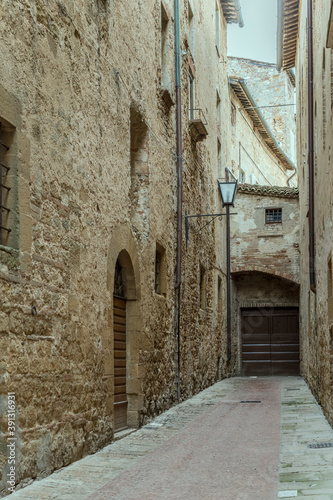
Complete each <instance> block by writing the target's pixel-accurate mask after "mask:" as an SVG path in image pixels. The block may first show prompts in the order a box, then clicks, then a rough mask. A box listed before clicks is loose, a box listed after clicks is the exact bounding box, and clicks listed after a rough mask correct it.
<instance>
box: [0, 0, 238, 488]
mask: <svg viewBox="0 0 333 500" xmlns="http://www.w3.org/2000/svg"><path fill="white" fill-rule="evenodd" d="M162 4H163V5H162V7H161V3H160V2H157V1H154V0H149V1H148V2H145V3H144V4H142V3H140V2H139V3H137V2H134V3H130V4H128V5H127V6H126V8H124V6H123V5H122V3H116V2H105V1H103V0H97V1H92V0H91V1H88V2H82V1H80V2H74V1H73V0H63V1H60V0H59V1H52V2H44V1H42V0H37V1H27V2H21V1H17V2H11V3H10V4H8V5H7V7H6V9H5V10H4V11H3V13H2V18H1V21H0V26H1V30H2V33H3V37H2V39H1V42H0V43H1V54H2V60H3V66H2V71H1V75H0V121H1V122H2V124H3V134H4V135H5V136H6V139H8V143H9V144H10V145H11V149H10V153H9V155H7V156H8V158H7V160H8V162H10V164H11V166H12V170H11V174H10V178H9V179H8V180H9V181H10V182H11V183H12V191H11V192H12V200H11V201H10V203H11V206H12V214H11V220H10V221H7V222H8V223H10V224H11V227H12V233H11V234H10V239H9V238H7V239H5V236H6V235H4V238H3V240H2V241H3V245H2V246H1V247H0V262H1V267H0V273H1V274H0V278H1V292H2V293H1V299H0V305H1V314H0V343H1V349H0V352H1V365H0V366H1V373H0V375H1V386H2V388H3V392H2V394H1V399H0V405H1V414H2V415H3V417H2V419H1V432H2V442H1V465H2V467H1V468H2V469H3V475H2V483H1V494H4V493H5V491H6V486H7V485H6V474H7V471H8V464H7V463H6V439H7V438H8V434H7V430H8V428H7V426H8V423H7V418H6V405H7V392H8V391H9V392H13V393H15V397H16V409H17V413H16V437H17V448H16V449H17V457H16V458H17V461H16V482H17V483H20V482H21V483H22V482H24V481H25V482H27V481H30V480H31V479H34V478H36V477H43V476H45V475H47V474H49V473H50V472H51V471H52V470H54V469H57V468H60V467H63V466H65V465H67V464H69V463H70V462H72V461H74V460H77V459H79V458H81V457H82V456H84V455H85V454H87V453H92V452H94V451H96V450H97V449H98V448H100V447H102V446H103V445H105V444H106V443H109V442H110V441H111V440H112V438H113V434H114V423H113V403H114V385H113V376H114V361H113V352H114V343H113V342H114V341H113V290H114V278H115V267H116V263H117V262H118V263H119V264H120V266H121V268H122V272H123V273H124V276H125V281H126V283H125V288H126V290H125V293H126V299H127V306H126V307H127V312H126V316H127V339H128V340H127V345H128V347H127V349H128V350H127V393H128V394H127V395H128V405H129V406H128V424H129V425H132V426H138V425H141V424H142V423H144V422H146V421H147V420H148V419H149V418H151V417H153V416H154V415H156V414H158V413H160V412H162V411H163V410H164V409H166V408H168V407H170V406H171V405H173V404H174V403H175V402H176V400H177V378H178V377H177V370H178V357H177V321H176V320H177V314H176V311H177V300H176V292H175V290H174V284H175V257H176V199H177V189H176V187H177V173H176V159H175V151H176V134H175V123H176V121H175V106H174V105H172V102H174V101H175V82H174V17H173V16H174V14H173V2H172V1H171V0H163V2H162ZM192 8H193V14H194V16H193V22H194V23H195V33H196V35H195V37H196V39H195V54H192V55H191V54H190V53H189V50H188V45H189V43H188V38H189V33H188V21H187V18H188V13H187V3H186V4H185V5H182V11H181V49H182V52H183V53H184V54H185V53H187V54H186V55H183V57H182V118H183V148H184V152H183V167H184V193H183V203H184V211H185V210H187V211H188V213H192V214H194V213H201V214H202V213H210V212H211V211H213V212H214V211H216V210H220V208H221V207H220V205H219V203H220V202H219V201H218V192H217V183H216V178H217V177H218V170H217V169H218V166H217V138H218V137H219V139H220V141H221V147H222V152H223V158H224V160H223V161H224V162H225V163H224V166H227V165H228V153H227V141H228V130H227V128H223V129H222V130H218V127H217V124H218V122H219V120H218V117H217V106H216V90H217V88H218V89H219V93H220V96H221V108H220V112H221V114H222V115H223V114H224V115H226V114H227V113H228V112H229V111H228V110H229V96H228V90H227V74H226V69H225V67H224V65H223V64H220V62H221V60H225V59H226V23H225V20H224V18H223V16H222V13H221V44H220V47H222V49H221V53H218V52H217V51H216V47H215V30H214V29H212V26H213V25H212V20H213V18H214V15H215V5H213V4H208V5H206V4H205V5H204V4H203V3H202V2H201V1H195V2H194V1H193V2H192ZM161 16H162V17H163V22H164V26H163V30H164V31H163V36H164V38H163V44H162V41H161ZM162 46H163V48H162ZM162 52H163V54H162ZM192 56H193V57H192ZM189 66H191V67H192V70H194V72H195V93H196V96H195V106H196V108H200V109H201V110H203V112H204V116H205V120H206V127H207V130H208V137H207V138H206V139H205V140H204V141H203V142H202V143H195V142H194V141H193V140H192V139H191V137H190V133H189V112H188V109H189V95H188V91H189V89H188V81H189V79H188V72H189ZM207 75H208V77H207ZM207 84H208V85H207ZM165 91H167V93H166V92H165ZM6 134H7V135H6ZM183 215H184V214H183ZM200 224H201V221H200V220H197V219H193V220H192V222H191V227H190V234H189V243H188V247H187V249H186V247H185V235H183V259H182V279H183V282H182V286H181V311H180V321H181V323H180V357H179V359H180V363H179V366H180V395H181V398H186V397H188V396H190V395H191V394H193V393H195V392H198V391H200V390H202V389H204V388H205V387H207V386H208V385H209V384H212V383H213V382H215V381H216V380H217V378H218V377H223V376H226V375H227V374H228V373H230V370H231V369H232V368H231V366H230V363H229V365H227V362H226V347H225V345H226V332H225V329H224V324H223V318H224V307H225V306H224V303H225V301H224V300H222V301H221V303H222V304H223V307H222V309H221V310H220V311H218V308H217V304H218V301H219V300H221V297H220V298H219V293H220V295H221V294H222V295H223V294H224V289H225V257H224V253H223V249H221V248H220V241H221V238H222V237H223V235H224V226H223V224H219V223H216V224H215V225H214V224H211V225H209V226H207V228H205V229H202V230H201V226H200ZM217 243H218V245H217ZM157 248H158V249H161V248H162V249H163V252H164V254H163V255H164V256H165V263H164V267H163V270H164V271H163V272H164V277H163V280H164V281H163V282H164V289H163V293H157V289H156V276H155V274H156V269H155V259H156V249H157ZM219 278H220V280H221V282H220V281H219ZM219 285H220V289H219V290H220V291H218V287H219ZM203 294H204V296H205V300H202V297H203Z"/></svg>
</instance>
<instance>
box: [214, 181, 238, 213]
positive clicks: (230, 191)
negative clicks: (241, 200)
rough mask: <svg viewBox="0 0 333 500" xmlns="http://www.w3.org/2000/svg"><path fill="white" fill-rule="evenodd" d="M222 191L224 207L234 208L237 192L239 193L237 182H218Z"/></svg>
mask: <svg viewBox="0 0 333 500" xmlns="http://www.w3.org/2000/svg"><path fill="white" fill-rule="evenodd" d="M217 182H218V185H219V189H220V195H221V198H222V204H223V207H233V206H234V201H235V196H236V191H237V181H233V182H230V181H226V182H221V181H219V180H218V181H217Z"/></svg>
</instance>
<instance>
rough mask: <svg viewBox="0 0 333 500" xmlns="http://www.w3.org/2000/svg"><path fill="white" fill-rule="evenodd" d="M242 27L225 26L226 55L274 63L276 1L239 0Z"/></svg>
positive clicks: (236, 25) (235, 25)
mask: <svg viewBox="0 0 333 500" xmlns="http://www.w3.org/2000/svg"><path fill="white" fill-rule="evenodd" d="M241 6H242V13H243V19H244V28H240V27H239V26H238V24H228V55H229V56H234V57H245V58H248V59H255V60H257V61H264V62H270V63H276V32H277V0H241Z"/></svg>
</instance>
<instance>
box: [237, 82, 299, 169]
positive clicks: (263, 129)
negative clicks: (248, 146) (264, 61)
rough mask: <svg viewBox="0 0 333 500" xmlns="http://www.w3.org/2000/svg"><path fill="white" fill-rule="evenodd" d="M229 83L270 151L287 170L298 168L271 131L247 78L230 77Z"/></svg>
mask: <svg viewBox="0 0 333 500" xmlns="http://www.w3.org/2000/svg"><path fill="white" fill-rule="evenodd" d="M229 83H230V86H231V88H232V89H233V91H234V92H235V94H236V96H237V97H238V99H239V100H240V102H241V104H242V106H243V109H245V110H246V112H247V114H248V115H249V116H250V118H251V120H252V122H253V124H254V126H255V127H256V129H257V130H258V132H259V134H260V136H261V137H262V139H263V141H264V143H265V144H266V146H267V147H268V148H269V149H270V151H271V152H272V153H273V154H274V156H276V158H278V159H279V160H280V162H281V163H282V164H283V165H284V167H285V168H286V169H287V170H296V167H295V165H294V163H293V162H292V160H291V159H290V158H289V156H287V155H286V153H285V152H284V151H283V149H282V148H281V146H280V145H279V144H278V142H277V140H276V139H275V137H274V134H273V132H272V131H271V129H270V127H269V125H268V123H267V122H266V120H265V118H264V117H263V115H262V113H261V111H260V109H258V107H257V104H256V102H255V101H254V99H253V97H252V95H251V92H250V90H249V89H248V87H247V85H246V83H245V80H244V79H242V78H236V77H230V78H229Z"/></svg>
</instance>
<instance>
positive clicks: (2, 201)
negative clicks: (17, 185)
mask: <svg viewBox="0 0 333 500" xmlns="http://www.w3.org/2000/svg"><path fill="white" fill-rule="evenodd" d="M10 136H11V130H9V129H8V126H6V124H5V123H4V122H2V121H1V120H0V245H6V246H8V244H9V235H10V233H11V231H12V229H11V227H10V221H11V217H10V213H11V204H12V203H11V186H10V183H9V179H10V165H9V161H10V144H11V140H10V138H11V137H10Z"/></svg>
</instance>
